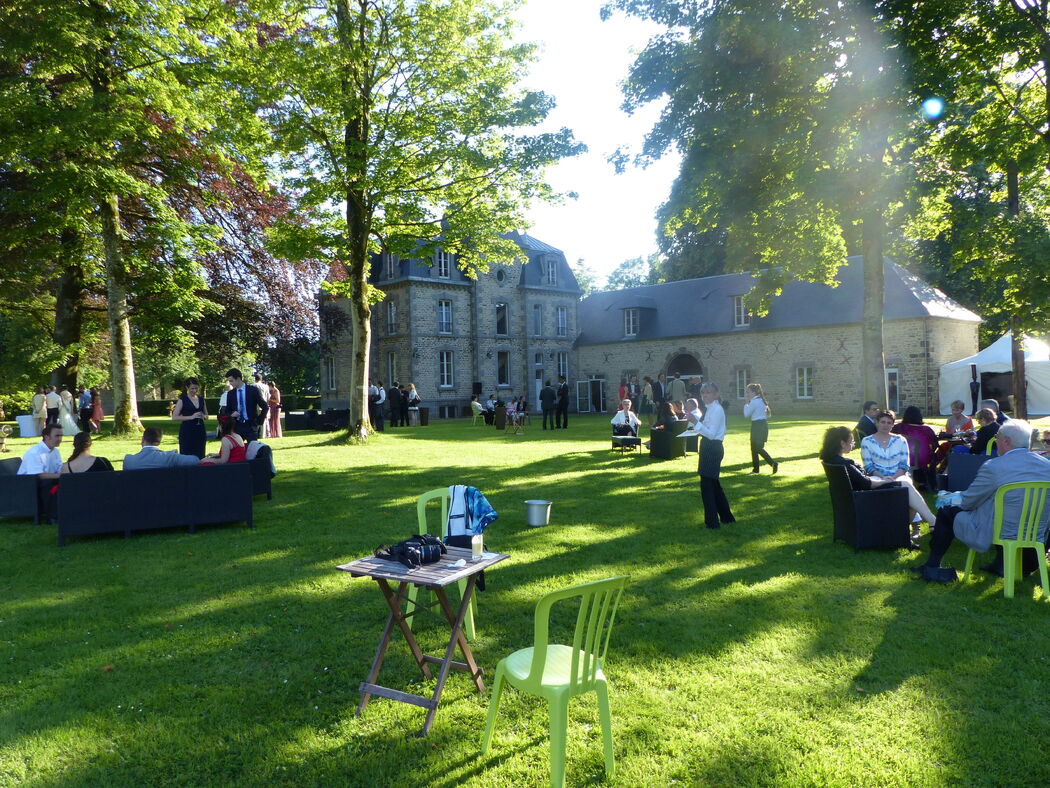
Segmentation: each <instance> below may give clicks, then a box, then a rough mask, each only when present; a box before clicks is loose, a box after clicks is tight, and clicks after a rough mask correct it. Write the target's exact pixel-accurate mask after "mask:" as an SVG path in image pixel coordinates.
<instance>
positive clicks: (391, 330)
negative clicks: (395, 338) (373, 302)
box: [386, 301, 397, 334]
mask: <svg viewBox="0 0 1050 788" xmlns="http://www.w3.org/2000/svg"><path fill="white" fill-rule="evenodd" d="M386 332H387V333H388V334H396V333H397V302H396V301H388V302H387V305H386Z"/></svg>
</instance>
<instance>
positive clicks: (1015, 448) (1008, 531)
mask: <svg viewBox="0 0 1050 788" xmlns="http://www.w3.org/2000/svg"><path fill="white" fill-rule="evenodd" d="M1031 437H1032V428H1031V427H1030V426H1029V425H1028V422H1027V421H1021V420H1020V419H1010V420H1008V421H1007V422H1006V423H1005V424H1003V425H1002V427H1000V428H999V433H998V442H999V456H998V457H993V458H992V459H990V460H988V462H986V463H984V465H982V466H981V469H980V470H979V471H978V472H977V476H976V477H974V480H973V482H972V483H971V484H970V486H969V487H968V488H967V489H966V490H965V491H964V492H963V494H962V501H961V504H962V505H961V507H960V506H945V507H944V508H942V509H940V510H939V511H938V512H937V522H936V524H935V525H934V528H933V536H932V537H931V538H930V556H929V558H928V559H927V560H926V563H925V564H923V565H922V566H918V567H915V569H916V571H921V570H922V568H923V567H924V566H929V567H939V566H940V565H941V559H942V558H943V557H944V554H945V553H946V552H948V547H949V545H951V543H952V540H953V539H959V540H960V541H961V542H963V544H965V545H966V546H967V547H970V548H971V549H973V550H976V551H977V552H978V553H983V552H986V551H987V550H988V548H989V547H990V546H991V544H992V537H993V535H994V534H993V527H994V517H995V493H996V490H998V489H999V488H1000V487H1001V486H1003V485H1004V484H1011V483H1013V482H1050V460H1047V459H1046V458H1045V457H1040V456H1039V455H1038V454H1036V453H1035V452H1033V451H1029V450H1028V444H1029V442H1030V441H1031ZM1015 495H1019V493H1018V494H1014V493H1011V494H1009V495H1008V496H1007V498H1006V500H1005V502H1004V504H1003V505H1004V512H1003V529H1002V536H1003V538H1005V539H1011V538H1013V537H1015V536H1016V535H1017V523H1018V519H1019V517H1020V511H1019V509H1020V502H1019V501H1018V500H1015ZM1042 518H1043V519H1042V522H1041V523H1040V525H1039V539H1040V541H1042V542H1043V543H1044V544H1046V536H1047V525H1048V521H1050V507H1047V509H1046V511H1044V512H1043V515H1042ZM1025 552H1026V553H1027V552H1028V551H1025ZM1044 552H1045V551H1044ZM1029 558H1030V556H1028V555H1026V556H1025V557H1024V559H1023V563H1024V564H1025V566H1024V571H1026V572H1029V571H1031V569H1032V567H1033V566H1034V565H1033V564H1031V563H1030V562H1029V561H1028V559H1029ZM1036 559H1037V560H1046V559H1045V557H1044V556H1036ZM999 567H1000V568H1001V567H1002V554H1001V553H1000V555H999ZM982 569H985V570H987V571H995V566H994V565H989V566H985V567H982Z"/></svg>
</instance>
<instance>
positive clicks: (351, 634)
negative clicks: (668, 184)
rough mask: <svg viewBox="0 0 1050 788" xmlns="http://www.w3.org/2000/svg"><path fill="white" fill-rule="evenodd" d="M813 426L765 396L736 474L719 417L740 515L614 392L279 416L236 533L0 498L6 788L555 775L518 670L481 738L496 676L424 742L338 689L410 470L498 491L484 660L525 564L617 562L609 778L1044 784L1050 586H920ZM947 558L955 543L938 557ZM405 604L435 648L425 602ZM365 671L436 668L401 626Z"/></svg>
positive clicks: (117, 448)
mask: <svg viewBox="0 0 1050 788" xmlns="http://www.w3.org/2000/svg"><path fill="white" fill-rule="evenodd" d="M158 423H159V422H158ZM169 426H170V425H169ZM824 426H825V425H824V423H821V422H816V421H800V420H795V421H782V420H781V421H774V422H773V423H772V434H771V438H770V443H769V449H770V451H771V452H772V454H773V455H774V457H776V458H777V459H779V460H780V461H781V470H780V473H779V474H778V475H777V476H775V477H774V476H770V475H769V474H768V469H764V472H763V475H761V476H751V475H749V474H747V473H746V471H747V470H748V468H749V457H748V449H747V437H746V433H745V428H744V425H743V423H742V421H741V420H739V419H737V420H736V421H735V422H734V423H733V424H732V425H731V432H730V435H729V438H728V440H727V455H726V461H725V465H724V471H725V473H724V476H723V484H724V485H725V488H726V491H727V494H728V496H729V499H730V502H731V503H732V506H733V510H734V513H735V514H736V516H737V518H738V522H737V523H736V524H735V525H733V526H729V527H726V528H723V529H722V530H721V531H716V532H712V531H708V530H706V529H704V528H703V517H702V512H701V508H700V500H699V484H698V481H697V477H696V473H695V471H696V458H695V456H690V457H689V458H687V459H685V460H672V461H668V462H650V461H649V459H648V458H647V457H638V456H630V455H628V456H624V457H621V456H620V455H619V454H617V453H614V452H611V451H610V449H609V441H608V438H607V436H608V432H609V428H608V421H607V419H606V418H603V417H583V418H574V419H573V422H572V427H571V429H570V430H568V431H566V432H553V433H552V432H547V433H544V432H542V431H541V430H539V429H538V428H533V429H531V430H530V431H529V434H527V435H525V436H513V437H504V436H503V435H502V434H500V433H496V432H495V431H494V430H493V429H492V428H483V427H480V426H479V427H470V426H469V422H466V423H465V422H462V421H460V422H452V423H443V422H438V423H433V424H431V425H430V426H429V427H426V428H419V429H412V430H408V429H402V430H388V431H387V433H386V434H385V435H378V436H376V437H374V438H373V439H372V440H370V441H369V443H368V444H367V445H365V446H359V447H348V446H343V445H339V444H338V443H336V442H333V441H332V440H331V436H327V435H316V434H306V433H292V434H291V435H290V437H287V438H284V439H283V440H279V441H275V442H274V443H275V444H276V446H277V462H278V464H279V467H280V471H281V472H280V474H279V475H278V476H277V478H276V479H275V480H274V499H273V501H271V502H267V501H266V500H265V498H259V499H256V507H255V523H256V528H255V529H254V530H248V529H246V528H245V527H244V526H243V525H230V526H221V527H209V528H202V529H200V531H199V532H198V533H197V534H195V535H189V534H186V533H183V532H178V531H166V532H154V533H144V534H138V535H135V536H134V537H133V538H131V539H129V540H125V539H122V538H119V537H99V538H80V539H73V540H71V541H70V543H69V544H68V546H67V547H65V548H58V547H57V546H56V540H55V532H54V528H53V527H52V526H34V525H32V524H31V523H29V522H27V521H15V520H5V521H3V522H2V523H0V528H2V529H3V531H2V538H0V566H2V569H0V785H12V784H19V785H26V786H123V785H135V786H137V785H189V786H211V785H252V786H254V785H258V786H270V785H289V786H292V785H294V786H309V785H318V786H322V785H323V786H335V785H361V786H387V785H389V786H446V787H447V788H452V787H453V786H458V785H464V784H466V785H472V786H473V785H476V786H508V785H514V786H531V785H544V784H546V781H547V779H548V750H547V740H546V736H547V713H546V708H545V707H544V705H543V704H542V702H540V701H537V700H536V699H533V698H527V697H522V696H520V695H517V694H516V693H514V692H513V691H508V693H507V694H506V695H505V697H504V701H503V704H502V706H501V710H500V716H499V718H498V721H497V726H496V733H495V738H494V742H493V747H492V749H491V751H490V753H489V754H488V755H487V756H485V757H482V756H481V755H480V754H479V737H480V733H481V730H482V727H483V724H484V718H485V713H486V710H487V700H488V697H487V695H486V696H481V695H479V694H478V693H477V692H476V691H473V686H472V684H471V682H470V681H469V680H468V679H467V678H466V677H465V676H463V675H462V674H460V673H454V674H453V675H452V676H451V677H450V679H449V682H448V684H447V685H446V688H445V693H444V697H443V699H442V704H441V707H440V708H439V710H438V714H437V720H436V723H435V725H434V728H433V730H432V732H431V734H430V735H429V736H428V737H427V738H425V739H419V738H417V737H416V736H415V732H416V731H417V730H418V729H419V727H420V726H421V724H422V721H423V716H424V712H423V710H421V709H418V708H416V707H411V706H407V705H404V704H399V703H393V702H390V701H386V700H383V699H381V698H376V699H374V700H373V701H372V703H371V704H370V705H369V707H368V709H367V710H366V712H365V714H364V715H363V716H362V717H360V718H357V717H355V716H354V712H355V709H356V704H357V701H358V694H357V692H356V689H357V686H358V684H359V683H360V682H361V681H362V680H363V679H364V677H365V675H366V673H367V671H368V668H369V665H370V664H371V660H372V656H373V653H374V649H375V645H376V641H377V639H378V637H379V634H380V631H381V629H382V626H383V622H384V620H385V612H384V611H385V610H386V607H385V604H384V602H383V600H382V597H381V596H380V594H379V593H378V590H377V589H376V587H375V585H374V584H373V583H371V582H370V581H366V580H355V579H352V578H350V577H349V576H348V575H346V574H344V573H342V572H338V571H336V570H335V569H334V567H335V565H336V564H339V563H343V562H345V561H348V560H350V559H352V558H355V557H358V556H360V555H363V554H366V553H368V552H369V551H370V550H371V549H372V548H374V547H375V546H376V545H378V544H380V543H383V542H389V541H391V540H396V539H400V538H404V537H406V536H408V535H409V534H411V533H413V532H414V531H415V514H414V512H415V509H414V496H415V495H416V494H418V493H419V492H422V491H424V490H428V489H431V488H434V487H439V486H443V485H447V484H449V483H455V482H464V483H469V484H473V485H475V486H477V487H479V488H480V489H481V490H483V491H484V492H485V493H486V495H487V497H488V498H489V500H490V501H491V502H492V504H493V506H494V507H495V508H496V509H497V510H498V511H499V513H500V518H499V520H498V521H497V522H496V523H495V524H494V525H493V526H492V528H491V529H490V531H489V537H488V541H489V546H490V547H492V548H495V549H499V550H502V551H505V552H508V553H510V554H511V556H512V557H511V559H510V560H508V561H506V562H504V563H503V564H501V565H500V566H499V567H497V568H495V569H493V570H492V571H490V572H488V573H487V575H488V583H489V588H488V590H487V591H486V592H484V593H483V594H481V595H480V596H479V618H478V630H479V633H478V641H477V643H476V644H475V647H474V653H475V656H476V657H477V659H478V661H479V663H480V664H481V665H482V666H483V667H484V668H485V669H486V671H487V673H488V674H489V675H490V676H491V674H492V672H493V670H494V668H495V664H496V662H497V661H498V660H499V659H500V658H501V657H502V656H504V655H506V654H507V653H509V652H510V651H512V650H514V649H516V648H520V647H522V646H525V645H529V644H530V642H531V636H532V629H531V628H532V613H533V607H534V604H535V600H536V599H537V598H538V597H539V596H540V595H541V594H542V593H543V592H544V591H545V590H547V589H551V588H556V587H561V586H565V585H569V584H572V583H576V582H581V581H585V580H590V579H597V578H601V577H605V576H609V575H613V574H619V573H627V574H630V575H631V582H630V584H629V586H628V590H627V594H626V595H625V597H624V602H623V604H622V607H621V612H620V614H619V616H618V618H617V623H616V628H615V629H614V632H613V639H612V645H611V648H610V656H609V662H608V666H607V673H608V676H609V680H610V683H611V686H612V707H613V720H614V728H615V733H614V735H615V742H616V762H617V775H616V778H615V779H614V780H613V781H611V782H612V784H616V785H632V786H633V785H637V786H655V785H659V786H662V785H671V784H676V783H677V784H682V785H695V784H717V785H733V786H737V785H863V786H875V785H960V784H962V785H967V784H969V785H1045V784H1047V783H1048V782H1050V765H1048V764H1047V761H1046V759H1045V757H1044V753H1043V745H1044V744H1045V742H1046V741H1048V740H1050V701H1048V700H1047V692H1046V686H1047V684H1048V682H1050V626H1048V625H1047V620H1048V617H1050V602H1045V601H1043V600H1042V599H1041V592H1039V591H1038V590H1037V588H1036V586H1034V584H1033V583H1032V581H1031V580H1025V581H1023V582H1022V583H1021V584H1020V587H1019V588H1018V595H1017V598H1016V599H1013V600H1007V599H1004V598H1003V595H1002V585H1001V581H998V580H997V579H990V578H987V577H985V576H979V577H977V578H976V579H975V580H973V581H971V582H970V583H968V584H966V585H963V584H957V585H955V586H952V587H943V586H936V585H927V584H925V583H922V582H921V581H919V580H917V579H915V578H914V577H913V576H912V574H911V573H910V572H909V571H908V567H909V566H911V565H913V564H915V563H917V561H918V556H917V555H915V554H912V553H909V552H906V551H889V552H887V551H868V552H864V553H861V554H854V553H853V551H852V550H850V549H849V548H847V547H845V546H844V545H842V544H841V543H839V544H833V543H832V541H831V538H830V534H831V524H830V506H829V501H828V495H827V489H826V482H825V481H824V478H823V474H822V473H820V471H819V466H818V464H817V463H816V461H815V459H814V454H815V451H816V447H817V445H818V443H819V438H820V434H821V433H822V430H823V427H824ZM30 442H31V441H29V440H13V441H10V443H11V444H12V447H13V448H14V450H15V451H16V452H21V451H22V450H24V447H25V446H27V445H29V443H30ZM168 442H169V443H172V444H173V443H174V439H173V438H172V437H170V436H169V438H168ZM63 448H64V449H65V450H66V453H68V451H69V446H68V445H65V446H64V447H63ZM95 448H96V453H97V454H102V455H104V456H109V457H111V458H120V457H121V456H122V455H123V454H124V453H125V452H126V451H131V450H133V448H134V444H133V443H132V442H127V441H124V442H120V441H117V440H115V439H113V438H106V439H103V440H100V441H98V442H97V443H96V447H95ZM8 456H11V455H8ZM529 498H547V499H550V500H552V501H554V506H553V511H552V523H551V525H550V527H547V528H540V529H534V528H529V527H527V526H526V524H525V507H524V506H523V504H522V501H523V500H525V499H529ZM963 560H964V553H963V551H962V549H961V548H960V547H958V546H956V547H955V548H954V549H953V551H952V552H951V553H950V554H949V556H948V559H947V562H948V563H952V564H954V565H955V566H957V567H961V566H962V563H963ZM416 629H417V631H418V633H419V635H420V639H421V642H422V644H423V646H424V649H425V650H427V651H428V652H429V653H437V652H438V650H439V649H440V647H441V643H442V640H441V637H442V628H441V627H440V626H439V624H438V622H437V620H436V619H431V620H425V619H424V620H422V621H421V622H420V623H419V624H418V625H417V627H416ZM380 682H381V683H384V684H386V685H388V686H393V687H397V688H401V689H405V690H407V691H410V692H426V691H427V688H428V687H429V686H431V684H430V683H429V682H426V681H424V680H423V679H422V677H421V675H420V674H419V672H418V670H417V669H416V667H415V665H414V663H413V662H412V660H411V657H410V656H409V654H408V651H407V649H406V648H405V647H404V643H403V641H401V640H399V639H396V638H395V640H394V642H393V645H392V647H391V650H390V652H389V654H388V657H387V661H386V664H385V666H384V669H383V672H382V674H381V675H380ZM568 782H569V784H572V785H580V784H598V783H602V782H605V780H604V777H603V769H602V756H601V741H600V728H599V726H598V714H597V705H596V703H595V701H594V699H593V697H588V698H583V699H580V700H576V701H574V702H573V704H572V705H571V707H570V737H569V745H568Z"/></svg>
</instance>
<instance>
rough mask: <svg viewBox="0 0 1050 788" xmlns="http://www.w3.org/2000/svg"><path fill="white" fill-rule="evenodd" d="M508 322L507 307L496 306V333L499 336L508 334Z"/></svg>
mask: <svg viewBox="0 0 1050 788" xmlns="http://www.w3.org/2000/svg"><path fill="white" fill-rule="evenodd" d="M509 322H510V321H509V320H508V319H507V305H506V304H496V333H497V334H499V335H500V336H506V335H507V334H508V333H509V332H508V330H507V329H508V324H509Z"/></svg>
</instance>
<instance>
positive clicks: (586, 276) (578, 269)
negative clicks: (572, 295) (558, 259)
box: [569, 257, 598, 298]
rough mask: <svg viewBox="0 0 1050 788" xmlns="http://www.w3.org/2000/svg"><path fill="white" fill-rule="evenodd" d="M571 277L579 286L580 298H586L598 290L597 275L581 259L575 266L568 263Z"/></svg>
mask: <svg viewBox="0 0 1050 788" xmlns="http://www.w3.org/2000/svg"><path fill="white" fill-rule="evenodd" d="M569 265H570V267H571V268H572V275H573V276H574V277H576V284H578V285H579V286H580V291H581V297H582V298H586V297H587V296H589V295H590V294H591V293H593V292H595V291H596V290H597V289H598V274H597V273H595V271H594V269H593V268H591V267H590V266H589V265H587V263H586V262H585V261H584V259H583V258H582V257H581V258H580V259H578V260H577V261H576V263H575V264H572V263H570V264H569Z"/></svg>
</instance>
